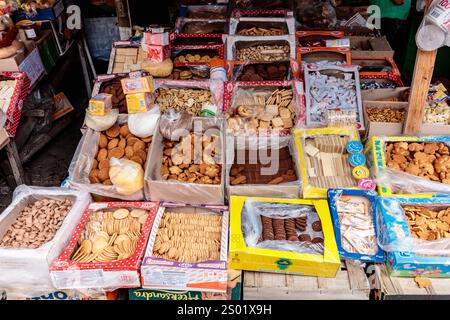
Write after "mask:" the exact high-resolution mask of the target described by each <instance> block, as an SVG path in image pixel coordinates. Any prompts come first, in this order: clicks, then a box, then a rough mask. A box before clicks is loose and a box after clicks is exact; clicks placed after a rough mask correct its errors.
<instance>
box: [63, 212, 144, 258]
mask: <svg viewBox="0 0 450 320" xmlns="http://www.w3.org/2000/svg"><path fill="white" fill-rule="evenodd" d="M147 218H148V213H147V211H146V210H143V209H127V208H120V209H114V210H109V209H108V210H105V211H96V212H93V213H92V214H91V215H90V216H89V219H88V221H87V223H86V225H85V227H84V229H83V231H82V233H81V235H80V238H79V239H78V248H77V249H76V250H75V251H74V253H73V254H72V256H71V259H72V260H73V261H76V262H82V263H93V262H114V261H119V260H123V259H127V258H129V257H131V256H132V255H133V254H134V252H135V250H136V246H137V243H138V241H139V238H140V237H141V231H142V228H143V226H144V224H145V222H146V221H147Z"/></svg>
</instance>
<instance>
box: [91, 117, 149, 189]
mask: <svg viewBox="0 0 450 320" xmlns="http://www.w3.org/2000/svg"><path fill="white" fill-rule="evenodd" d="M151 142H152V137H148V138H145V139H142V138H138V137H136V136H134V135H133V134H131V133H130V130H129V129H128V125H127V124H123V125H119V124H115V125H114V126H112V127H111V128H109V129H108V130H106V131H103V132H102V133H100V138H99V142H98V151H97V153H96V155H95V158H94V159H93V162H92V168H91V172H90V173H89V180H90V182H91V183H102V184H104V185H112V183H111V180H110V179H109V161H110V160H111V158H113V157H115V158H117V159H122V158H126V159H128V160H131V161H134V162H136V163H138V164H140V165H141V166H142V167H143V169H144V165H145V162H146V161H147V153H148V148H149V147H150V144H151Z"/></svg>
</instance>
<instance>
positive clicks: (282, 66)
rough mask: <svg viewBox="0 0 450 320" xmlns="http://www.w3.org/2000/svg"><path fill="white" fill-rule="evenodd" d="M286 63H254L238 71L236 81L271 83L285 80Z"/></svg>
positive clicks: (287, 70) (286, 73)
mask: <svg viewBox="0 0 450 320" xmlns="http://www.w3.org/2000/svg"><path fill="white" fill-rule="evenodd" d="M288 72H289V64H288V63H283V62H279V63H255V64H248V65H244V66H243V67H242V70H239V71H238V75H237V79H236V81H271V80H278V81H282V80H287V77H288Z"/></svg>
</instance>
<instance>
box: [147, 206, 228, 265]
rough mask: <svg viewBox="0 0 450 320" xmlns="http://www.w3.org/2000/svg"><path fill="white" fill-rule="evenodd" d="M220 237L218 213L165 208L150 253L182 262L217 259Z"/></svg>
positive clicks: (220, 219)
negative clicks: (165, 210) (170, 210)
mask: <svg viewBox="0 0 450 320" xmlns="http://www.w3.org/2000/svg"><path fill="white" fill-rule="evenodd" d="M221 239H222V216H221V215H216V214H200V213H180V212H176V213H175V212H165V213H164V215H163V217H162V219H161V223H160V225H159V228H158V233H157V235H156V239H155V243H154V245H153V257H155V258H164V259H167V260H171V261H177V262H186V263H194V262H203V261H214V260H220V247H221Z"/></svg>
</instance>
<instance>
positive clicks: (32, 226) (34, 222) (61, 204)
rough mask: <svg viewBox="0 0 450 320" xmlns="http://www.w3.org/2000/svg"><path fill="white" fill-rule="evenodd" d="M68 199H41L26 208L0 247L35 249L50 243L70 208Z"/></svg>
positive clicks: (0, 242)
mask: <svg viewBox="0 0 450 320" xmlns="http://www.w3.org/2000/svg"><path fill="white" fill-rule="evenodd" d="M72 205H73V202H72V201H71V200H69V199H65V200H54V199H43V200H38V201H35V202H33V203H32V204H29V205H28V206H26V207H25V208H24V209H23V210H22V212H21V213H20V214H19V216H18V217H17V218H16V220H15V221H14V223H13V224H12V225H11V226H10V227H9V228H8V230H7V231H6V234H5V235H4V236H3V238H2V239H0V247H12V248H31V249H36V248H39V247H40V246H42V245H43V244H46V243H47V242H49V241H51V240H52V239H53V237H54V236H55V234H56V232H58V230H59V228H60V227H61V225H62V223H63V221H64V218H65V217H66V215H67V213H68V212H69V211H70V209H71V208H72Z"/></svg>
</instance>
